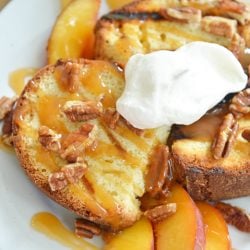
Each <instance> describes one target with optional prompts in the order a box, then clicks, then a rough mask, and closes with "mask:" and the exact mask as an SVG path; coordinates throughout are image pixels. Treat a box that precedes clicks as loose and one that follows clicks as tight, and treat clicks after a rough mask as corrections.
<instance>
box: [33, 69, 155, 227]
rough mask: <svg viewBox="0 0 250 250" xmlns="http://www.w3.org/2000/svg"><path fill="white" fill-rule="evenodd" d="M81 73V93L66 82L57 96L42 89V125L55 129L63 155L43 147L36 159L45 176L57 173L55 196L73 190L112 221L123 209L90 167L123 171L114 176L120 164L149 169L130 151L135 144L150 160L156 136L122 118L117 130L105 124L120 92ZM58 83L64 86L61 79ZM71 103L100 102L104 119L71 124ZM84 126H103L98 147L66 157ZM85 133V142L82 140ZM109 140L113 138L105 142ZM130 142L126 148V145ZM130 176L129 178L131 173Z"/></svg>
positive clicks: (39, 147)
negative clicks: (69, 139)
mask: <svg viewBox="0 0 250 250" xmlns="http://www.w3.org/2000/svg"><path fill="white" fill-rule="evenodd" d="M105 67H106V66H105ZM114 71H115V68H114ZM81 74H82V75H81V76H80V77H78V79H80V81H81V82H80V88H79V89H78V92H75V93H74V92H73V91H67V89H66V86H67V84H65V82H64V83H63V86H61V83H60V82H57V84H58V87H59V89H60V90H62V92H61V94H60V95H59V96H55V95H53V93H49V92H48V93H46V92H45V91H44V90H41V89H40V90H39V92H38V95H39V99H38V102H37V104H36V105H35V108H36V111H37V113H38V118H39V121H40V124H41V126H46V127H47V128H49V129H53V131H54V133H55V134H56V135H60V136H59V138H60V145H62V147H61V148H60V150H59V151H60V152H56V151H53V150H49V148H46V147H45V146H44V145H42V144H39V142H38V145H37V149H36V157H35V158H36V160H37V162H38V165H43V163H44V162H46V163H47V164H46V165H47V166H46V169H43V170H42V171H44V172H47V173H48V174H49V173H51V174H50V185H51V191H52V192H53V190H54V192H55V191H56V192H57V191H59V192H64V189H68V190H69V191H70V192H71V193H72V194H75V195H76V197H79V199H81V201H82V202H83V203H84V202H88V206H89V207H90V209H91V211H93V212H94V213H95V214H96V215H97V216H101V217H103V218H105V217H107V220H108V219H109V218H108V215H109V213H108V210H111V211H116V213H117V214H118V215H119V213H120V210H119V205H118V204H117V202H116V201H115V200H114V198H113V197H112V195H111V194H109V193H108V192H107V191H106V190H104V189H103V188H101V187H100V186H99V184H97V183H96V181H95V176H94V175H93V174H94V173H92V172H91V171H89V168H91V163H90V162H91V161H92V159H93V160H94V159H95V160H101V162H102V167H103V168H104V169H107V171H108V173H111V174H113V175H117V176H120V172H119V171H120V170H119V169H117V171H114V167H113V166H112V165H114V163H115V162H116V161H123V162H124V163H125V164H126V165H127V166H129V167H130V168H137V167H143V165H145V164H144V163H143V161H142V159H140V158H139V157H138V156H135V155H133V153H132V152H128V151H127V146H126V145H127V144H126V143H129V145H131V146H132V145H133V147H135V148H137V149H138V150H139V151H140V152H142V154H144V155H146V154H148V152H149V150H150V145H149V144H148V140H149V141H150V139H151V138H152V136H153V135H154V133H153V132H151V131H147V132H146V133H145V138H144V131H137V130H136V129H132V128H131V126H129V125H128V124H127V123H126V121H125V120H124V119H121V118H119V122H118V124H116V126H115V127H114V128H113V129H112V128H110V127H109V126H108V124H107V123H105V121H104V119H103V117H102V115H103V114H104V113H105V111H106V110H107V109H108V108H114V107H115V100H116V98H117V96H118V94H120V93H113V91H112V89H110V88H108V87H107V86H106V85H105V84H104V82H103V80H102V77H100V76H99V75H97V74H96V73H94V72H92V69H91V70H89V71H88V68H87V69H85V71H84V72H81ZM56 79H57V81H58V79H59V78H56ZM71 90H72V88H71ZM71 101H77V102H86V101H91V102H95V101H97V102H99V103H100V104H101V105H102V107H103V108H102V109H100V110H98V114H97V112H95V116H96V117H92V116H91V115H90V116H89V118H90V119H83V120H82V121H78V119H69V118H72V116H70V117H69V116H68V115H67V114H65V104H66V103H68V102H71ZM98 105H99V104H98ZM99 106H100V105H99ZM78 113H79V112H78ZM84 118H85V117H84ZM80 120H81V119H80ZM84 124H87V125H88V124H89V125H91V126H93V125H95V126H96V127H97V133H96V135H95V137H96V140H93V144H94V146H93V147H92V146H90V145H87V146H86V145H85V146H86V147H85V146H84V147H83V148H82V151H83V152H82V154H81V155H77V157H75V158H74V160H73V159H71V158H70V159H68V158H67V157H63V155H64V154H63V153H62V152H61V151H62V149H64V146H63V145H64V141H65V138H67V137H68V136H69V135H71V134H72V135H74V133H75V134H77V133H80V134H81V131H80V130H81V126H83V125H84ZM77 131H78V132H77ZM80 134H79V138H80V137H81V136H80ZM37 136H39V135H37ZM105 137H106V138H107V139H105ZM77 138H78V137H77ZM100 138H101V139H100ZM103 138H104V139H103ZM80 139H81V138H80ZM80 139H79V140H80ZM106 140H107V141H106ZM124 141H125V142H126V143H125V144H126V145H125V144H123V143H124ZM94 142H95V143H94ZM73 144H74V143H73ZM73 144H72V145H73ZM79 156H81V157H82V158H83V161H82V163H78V162H77V159H78V158H79ZM81 164H83V165H84V167H83V168H82V166H80V165H81ZM110 164H111V165H110ZM88 165H89V166H88ZM65 169H66V170H67V171H66V172H65V171H64V170H65ZM62 170H63V171H62ZM104 172H105V171H104ZM61 175H62V176H61ZM125 175H127V173H126V174H125ZM127 179H129V177H128V176H126V178H125V180H127ZM71 180H72V181H71ZM57 181H59V184H58V185H59V186H58V185H57ZM61 184H62V185H61ZM58 187H59V188H58ZM114 219H115V218H112V220H114ZM118 219H119V216H117V222H116V224H117V225H119V222H120V221H119V220H118Z"/></svg>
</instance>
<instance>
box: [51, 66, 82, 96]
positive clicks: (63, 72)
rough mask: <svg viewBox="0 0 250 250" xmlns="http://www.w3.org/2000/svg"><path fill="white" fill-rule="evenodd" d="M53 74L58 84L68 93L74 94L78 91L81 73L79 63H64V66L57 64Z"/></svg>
mask: <svg viewBox="0 0 250 250" xmlns="http://www.w3.org/2000/svg"><path fill="white" fill-rule="evenodd" d="M59 63H60V62H59ZM55 73H56V76H57V79H58V81H59V84H61V85H62V86H63V87H64V88H65V89H67V90H68V91H69V92H71V93H74V92H76V91H77V90H78V89H79V87H80V73H81V65H80V64H79V63H76V62H66V64H62V65H60V64H59V65H58V66H57V67H56V70H55Z"/></svg>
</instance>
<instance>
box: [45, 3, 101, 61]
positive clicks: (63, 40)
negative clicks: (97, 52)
mask: <svg viewBox="0 0 250 250" xmlns="http://www.w3.org/2000/svg"><path fill="white" fill-rule="evenodd" d="M99 7H100V0H75V1H72V2H71V3H69V4H68V5H67V6H66V7H65V9H64V10H63V11H62V13H61V14H60V15H59V17H58V18H57V21H56V23H55V25H54V28H53V30H52V33H51V35H50V38H49V43H48V63H49V64H53V63H55V62H56V61H57V60H58V59H61V58H80V57H84V58H91V57H92V55H93V45H94V32H93V30H94V26H95V23H96V19H97V14H98V10H99Z"/></svg>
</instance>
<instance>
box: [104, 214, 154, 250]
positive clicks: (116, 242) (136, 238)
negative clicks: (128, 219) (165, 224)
mask: <svg viewBox="0 0 250 250" xmlns="http://www.w3.org/2000/svg"><path fill="white" fill-rule="evenodd" d="M103 249H104V250H118V249H119V250H142V249H143V250H153V249H154V235H153V228H152V225H151V223H150V221H149V220H148V219H146V218H145V217H143V218H141V219H140V220H139V221H137V222H136V223H135V224H134V225H133V226H131V227H129V228H126V229H124V230H123V231H121V232H120V233H118V234H117V235H115V236H113V237H111V238H110V239H109V241H108V243H107V244H106V245H105V246H104V248H103Z"/></svg>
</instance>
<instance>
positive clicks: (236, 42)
mask: <svg viewBox="0 0 250 250" xmlns="http://www.w3.org/2000/svg"><path fill="white" fill-rule="evenodd" d="M228 49H229V50H231V51H232V52H233V53H234V55H235V56H236V57H237V58H238V57H239V56H240V55H241V54H242V53H243V52H244V49H245V40H244V39H243V38H242V37H241V36H240V35H239V34H238V33H235V34H234V35H233V37H232V40H231V44H230V45H229V47H228Z"/></svg>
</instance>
